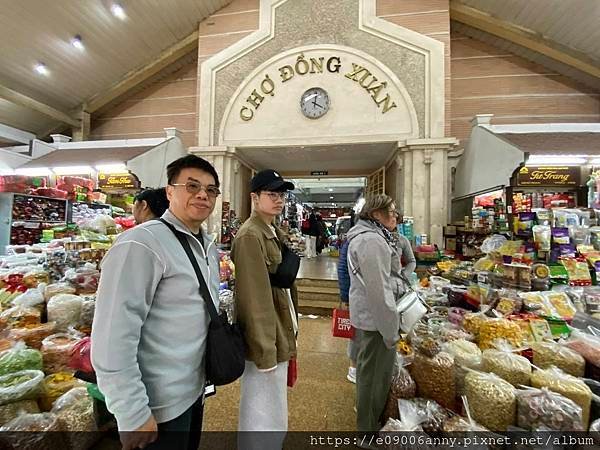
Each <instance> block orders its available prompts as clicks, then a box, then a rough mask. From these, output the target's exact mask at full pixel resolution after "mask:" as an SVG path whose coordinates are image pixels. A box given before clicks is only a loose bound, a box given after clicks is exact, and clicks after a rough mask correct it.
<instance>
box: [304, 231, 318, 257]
mask: <svg viewBox="0 0 600 450" xmlns="http://www.w3.org/2000/svg"><path fill="white" fill-rule="evenodd" d="M306 256H307V257H308V258H316V257H317V237H316V236H307V237H306Z"/></svg>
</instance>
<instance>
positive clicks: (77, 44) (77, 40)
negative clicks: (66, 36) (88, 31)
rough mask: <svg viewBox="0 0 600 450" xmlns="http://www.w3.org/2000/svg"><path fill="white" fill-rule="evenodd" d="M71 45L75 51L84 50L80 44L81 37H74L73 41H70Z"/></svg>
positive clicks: (81, 43)
mask: <svg viewBox="0 0 600 450" xmlns="http://www.w3.org/2000/svg"><path fill="white" fill-rule="evenodd" d="M71 45H72V46H73V47H75V48H76V49H77V50H81V51H83V50H85V47H84V46H83V42H81V36H79V35H76V36H75V37H74V38H73V39H71Z"/></svg>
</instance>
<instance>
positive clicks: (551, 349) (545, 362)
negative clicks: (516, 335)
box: [531, 341, 585, 377]
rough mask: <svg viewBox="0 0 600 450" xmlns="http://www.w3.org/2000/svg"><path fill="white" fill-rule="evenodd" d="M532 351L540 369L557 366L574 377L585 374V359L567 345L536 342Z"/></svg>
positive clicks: (536, 364)
mask: <svg viewBox="0 0 600 450" xmlns="http://www.w3.org/2000/svg"><path fill="white" fill-rule="evenodd" d="M531 349H532V350H533V364H534V365H535V366H537V367H539V368H540V369H549V368H550V367H552V366H555V367H558V368H559V369H561V370H563V371H564V372H566V373H568V374H569V375H573V376H574V377H582V376H583V375H584V373H585V359H583V357H582V356H581V355H580V354H579V353H577V352H576V351H574V350H572V349H570V348H569V347H567V346H566V345H562V344H559V343H556V342H554V341H544V342H536V343H535V344H533V345H532V346H531Z"/></svg>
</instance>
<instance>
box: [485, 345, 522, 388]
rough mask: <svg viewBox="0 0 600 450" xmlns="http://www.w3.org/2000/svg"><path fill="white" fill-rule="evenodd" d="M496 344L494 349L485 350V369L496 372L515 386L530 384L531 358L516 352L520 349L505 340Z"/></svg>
mask: <svg viewBox="0 0 600 450" xmlns="http://www.w3.org/2000/svg"><path fill="white" fill-rule="evenodd" d="M494 346H495V348H494V349H490V350H485V351H484V352H483V356H482V366H483V370H484V371H485V372H492V373H495V374H496V375H498V376H499V377H500V378H502V379H503V380H505V381H508V382H509V383H510V384H512V385H513V386H514V387H519V386H529V383H530V382H531V364H530V363H529V360H528V359H527V358H525V357H523V356H520V355H518V354H516V353H515V352H516V351H519V350H515V349H514V348H513V347H511V345H510V344H509V343H508V342H506V341H504V340H497V341H496V342H494Z"/></svg>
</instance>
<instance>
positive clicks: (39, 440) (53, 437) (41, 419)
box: [0, 413, 65, 450]
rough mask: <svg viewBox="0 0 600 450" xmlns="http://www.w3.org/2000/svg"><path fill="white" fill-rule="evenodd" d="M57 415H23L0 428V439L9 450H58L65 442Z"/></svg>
mask: <svg viewBox="0 0 600 450" xmlns="http://www.w3.org/2000/svg"><path fill="white" fill-rule="evenodd" d="M59 430H60V427H59V423H58V418H57V417H56V415H55V414H51V413H40V414H23V415H21V416H19V417H17V418H16V419H13V420H11V421H10V422H8V423H7V424H6V425H4V426H3V427H1V428H0V435H1V437H0V439H1V440H2V442H3V443H4V444H5V447H4V448H7V449H14V450H17V449H27V450H56V449H63V448H65V441H64V438H63V435H62V434H61V433H56V432H57V431H59Z"/></svg>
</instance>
